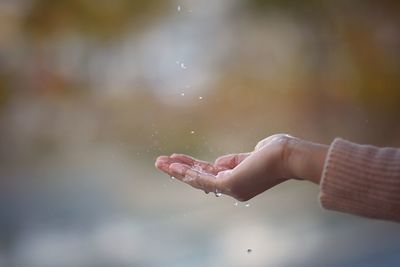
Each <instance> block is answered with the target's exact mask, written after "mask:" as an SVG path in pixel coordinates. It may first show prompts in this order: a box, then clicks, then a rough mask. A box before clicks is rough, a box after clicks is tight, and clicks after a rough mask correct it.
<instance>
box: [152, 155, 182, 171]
mask: <svg viewBox="0 0 400 267" xmlns="http://www.w3.org/2000/svg"><path fill="white" fill-rule="evenodd" d="M172 163H182V164H185V163H184V162H182V161H181V160H179V159H173V158H170V157H168V156H160V157H158V158H157V159H156V162H155V166H156V168H157V169H159V170H161V171H163V172H165V173H167V174H169V165H171V164H172Z"/></svg>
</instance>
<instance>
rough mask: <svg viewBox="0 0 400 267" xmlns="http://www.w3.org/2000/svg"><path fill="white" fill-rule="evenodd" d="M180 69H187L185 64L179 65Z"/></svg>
mask: <svg viewBox="0 0 400 267" xmlns="http://www.w3.org/2000/svg"><path fill="white" fill-rule="evenodd" d="M181 68H182V69H184V70H185V69H187V67H186V65H185V63H183V62H182V63H181Z"/></svg>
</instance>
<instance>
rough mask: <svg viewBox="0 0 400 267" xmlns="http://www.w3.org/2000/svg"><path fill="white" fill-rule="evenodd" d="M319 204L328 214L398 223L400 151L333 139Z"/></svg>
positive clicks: (399, 211) (322, 178)
mask: <svg viewBox="0 0 400 267" xmlns="http://www.w3.org/2000/svg"><path fill="white" fill-rule="evenodd" d="M320 202H321V205H322V206H323V207H324V208H326V209H329V210H336V211H341V212H347V213H352V214H357V215H361V216H366V217H371V218H378V219H386V220H394V221H398V222H400V149H396V148H378V147H374V146H370V145H358V144H354V143H351V142H349V141H346V140H343V139H340V138H337V139H335V140H334V141H333V143H332V144H331V146H330V148H329V152H328V155H327V157H326V160H325V166H324V170H323V173H322V177H321V193H320Z"/></svg>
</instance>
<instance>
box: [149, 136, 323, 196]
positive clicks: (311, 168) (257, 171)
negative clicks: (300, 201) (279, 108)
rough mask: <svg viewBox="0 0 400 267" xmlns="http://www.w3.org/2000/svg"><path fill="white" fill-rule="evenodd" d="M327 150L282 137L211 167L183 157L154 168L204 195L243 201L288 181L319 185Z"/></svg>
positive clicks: (160, 159) (159, 162) (160, 160)
mask: <svg viewBox="0 0 400 267" xmlns="http://www.w3.org/2000/svg"><path fill="white" fill-rule="evenodd" d="M327 151H328V146H326V145H321V144H316V143H312V142H308V141H305V140H301V139H299V138H295V137H292V136H289V135H286V134H276V135H272V136H269V137H267V138H265V139H263V140H261V141H260V142H259V143H258V144H257V145H256V147H255V148H254V150H253V151H252V152H248V153H239V154H229V155H224V156H221V157H219V158H217V159H216V161H215V162H214V163H210V162H206V161H201V160H197V159H195V158H192V157H190V156H187V155H183V154H172V155H171V156H160V157H158V158H157V160H156V163H155V165H156V167H157V168H158V169H159V170H161V171H163V172H165V173H166V174H168V175H170V176H173V177H175V178H177V179H178V180H180V181H182V182H184V183H187V184H189V185H191V186H192V187H194V188H197V189H201V190H203V191H205V192H206V193H208V192H215V193H222V194H226V195H229V196H231V197H233V198H235V199H237V200H239V201H247V200H249V199H251V198H253V197H255V196H257V195H258V194H260V193H262V192H264V191H266V190H268V189H270V188H272V187H274V186H276V185H278V184H280V183H283V182H285V181H287V180H290V179H297V180H308V181H311V182H313V183H316V184H319V182H320V177H321V173H322V169H323V165H324V161H325V157H326V154H327Z"/></svg>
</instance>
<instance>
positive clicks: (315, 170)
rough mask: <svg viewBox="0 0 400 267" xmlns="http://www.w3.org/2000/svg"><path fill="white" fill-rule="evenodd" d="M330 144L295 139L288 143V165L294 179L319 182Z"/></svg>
mask: <svg viewBox="0 0 400 267" xmlns="http://www.w3.org/2000/svg"><path fill="white" fill-rule="evenodd" d="M328 148H329V146H327V145H322V144H317V143H312V142H309V141H305V140H301V139H294V140H292V141H291V142H289V143H288V144H287V153H286V154H287V156H286V162H287V163H286V166H287V168H288V173H289V175H290V176H291V177H290V178H293V179H301V180H308V181H311V182H313V183H316V184H319V183H320V180H321V174H322V170H323V168H324V163H325V158H326V155H327V152H328Z"/></svg>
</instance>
